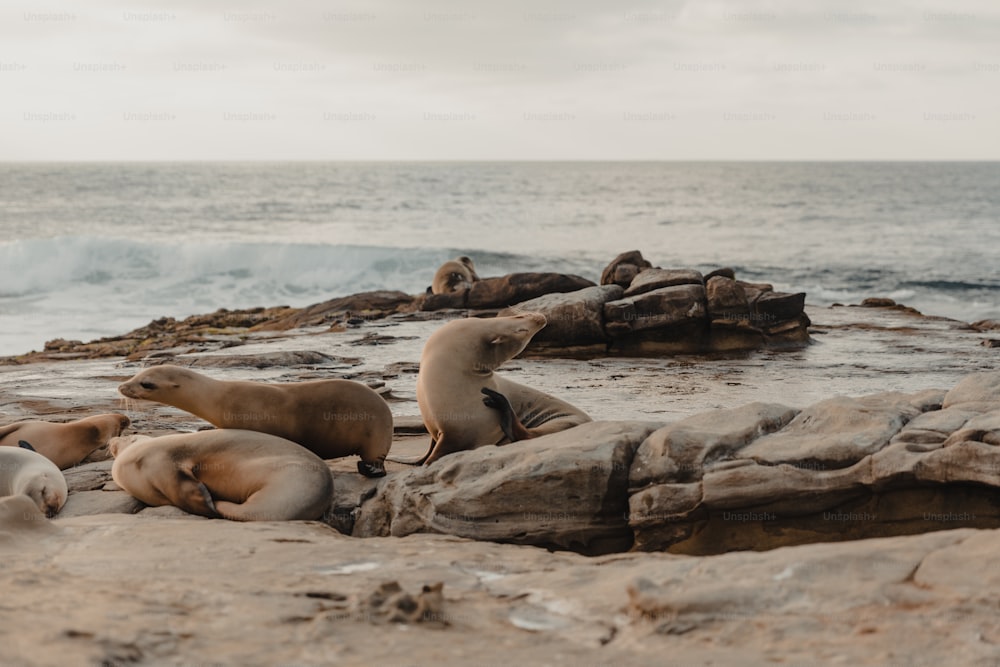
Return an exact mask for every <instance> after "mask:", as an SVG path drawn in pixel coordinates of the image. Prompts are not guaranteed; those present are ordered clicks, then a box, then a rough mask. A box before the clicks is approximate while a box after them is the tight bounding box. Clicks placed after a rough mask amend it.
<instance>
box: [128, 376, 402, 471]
mask: <svg viewBox="0 0 1000 667" xmlns="http://www.w3.org/2000/svg"><path fill="white" fill-rule="evenodd" d="M118 391H119V392H121V394H122V395H123V396H127V397H128V398H141V399H145V400H148V401H156V402H158V403H166V404H167V405H172V406H174V407H175V408H180V409H181V410H185V411H187V412H190V413H191V414H193V415H196V416H198V417H201V418H202V419H204V420H205V421H207V422H209V423H210V424H212V425H214V426H217V427H218V428H235V429H247V430H250V431H260V432H261V433H269V434H271V435H276V436H278V437H279V438H285V439H286V440H291V441H292V442H297V443H298V444H300V445H302V446H303V447H305V448H306V449H309V450H310V451H312V452H314V453H316V454H317V455H318V456H319V457H320V458H324V459H333V458H339V457H341V456H350V455H351V454H358V455H359V456H361V461H359V462H358V471H359V472H361V473H362V474H363V475H366V476H368V477H381V476H383V475H385V463H384V462H385V455H386V454H388V453H389V448H390V447H391V446H392V411H391V410H389V405H388V404H387V403H386V402H385V401H384V400H382V397H381V396H379V395H378V394H376V393H375V392H374V391H373V390H372V389H370V388H369V387H368V386H366V385H363V384H361V383H360V382H353V381H351V380H312V381H309V382H286V383H265V382H240V381H227V380H216V379H213V378H210V377H208V376H207V375H202V374H201V373H196V372H194V371H192V370H190V369H187V368H182V367H180V366H170V365H164V366H153V367H151V368H147V369H145V370H143V371H140V372H138V373H136V375H135V377H133V378H132V379H131V380H129V381H128V382H126V383H124V384H123V385H121V386H120V387H118Z"/></svg>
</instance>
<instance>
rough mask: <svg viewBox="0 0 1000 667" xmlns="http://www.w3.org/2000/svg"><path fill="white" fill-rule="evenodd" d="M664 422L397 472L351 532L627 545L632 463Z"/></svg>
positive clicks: (593, 426) (580, 546) (593, 549)
mask: <svg viewBox="0 0 1000 667" xmlns="http://www.w3.org/2000/svg"><path fill="white" fill-rule="evenodd" d="M657 426H658V425H657V424H650V423H646V422H590V423H587V424H582V425H580V426H577V427H574V428H572V429H569V430H566V431H562V432H560V433H554V434H551V435H547V436H543V437H540V438H536V439H533V440H529V441H522V442H517V443H513V444H510V445H506V446H503V447H481V448H479V449H475V450H471V451H465V452H458V453H455V454H450V455H448V456H446V457H443V458H442V459H441V460H439V461H436V462H434V463H433V464H431V465H429V466H424V467H419V468H415V469H413V470H408V471H405V472H402V473H395V474H391V475H390V476H388V477H386V478H384V479H383V480H381V481H380V482H379V484H378V486H377V488H376V492H375V494H374V496H373V497H371V498H369V499H367V500H365V501H364V503H363V504H362V505H361V508H360V511H359V515H358V518H357V521H356V522H355V524H354V531H353V533H352V534H353V535H354V536H355V537H371V536H385V535H395V536H403V535H409V534H411V533H421V532H432V533H447V534H450V535H458V536H461V537H470V538H473V539H479V540H494V541H499V542H514V543H518V544H533V545H538V546H546V547H551V548H557V549H570V550H573V551H578V552H581V553H587V554H597V553H609V552H614V551H622V550H627V549H628V548H629V547H630V546H631V544H632V532H631V530H630V529H629V528H628V525H627V523H626V521H625V510H626V507H627V503H628V494H627V487H628V475H629V467H630V464H631V461H632V455H633V452H634V451H635V449H636V447H638V446H639V443H641V442H642V441H643V440H644V439H645V438H646V436H647V435H649V433H651V432H652V431H653V430H654V429H655V428H656V427H657Z"/></svg>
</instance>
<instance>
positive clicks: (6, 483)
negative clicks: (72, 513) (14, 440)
mask: <svg viewBox="0 0 1000 667" xmlns="http://www.w3.org/2000/svg"><path fill="white" fill-rule="evenodd" d="M26 444H27V442H26ZM68 494H69V491H68V489H67V488H66V478H65V477H63V474H62V472H61V471H60V470H59V468H57V467H56V464H55V463H53V462H52V461H51V460H49V459H48V458H47V457H45V456H43V455H41V454H39V453H38V452H36V451H33V450H31V449H29V448H28V447H23V446H21V447H19V446H16V445H15V446H13V447H0V496H19V495H20V496H28V497H29V498H31V500H32V502H34V503H35V505H37V506H38V509H39V510H40V511H41V512H42V513H43V514H44V515H45V516H47V517H52V516H55V514H56V513H57V512H58V511H59V510H61V509H62V506H63V505H65V504H66V496H67V495H68Z"/></svg>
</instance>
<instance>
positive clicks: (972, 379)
mask: <svg viewBox="0 0 1000 667" xmlns="http://www.w3.org/2000/svg"><path fill="white" fill-rule="evenodd" d="M997 401H1000V371H987V372H985V373H973V374H972V375H968V376H966V377H965V378H963V379H962V381H961V382H959V383H958V384H957V385H955V387H954V388H953V389H952V390H951V391H949V392H948V393H947V394H945V397H944V403H943V404H942V407H944V408H951V407H955V406H959V407H961V408H963V409H972V410H977V411H982V410H980V408H983V407H984V406H985V407H987V408H988V407H989V406H990V405H992V404H994V403H996V402H997Z"/></svg>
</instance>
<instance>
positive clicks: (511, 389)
mask: <svg viewBox="0 0 1000 667" xmlns="http://www.w3.org/2000/svg"><path fill="white" fill-rule="evenodd" d="M544 326H545V317H544V316H543V315H541V314H539V313H521V314H518V315H513V316H510V317H495V318H492V319H479V318H468V319H464V320H455V321H453V322H449V323H448V324H445V325H444V326H442V327H441V328H440V329H438V330H437V331H435V332H434V333H433V334H431V336H430V338H428V339H427V343H426V344H425V345H424V350H423V353H422V354H421V357H420V372H419V374H418V375H417V403H418V404H419V406H420V414H421V416H422V417H423V420H424V425H425V426H426V427H427V432H428V433H430V435H431V447H430V449H429V450H428V452H427V454H426V455H424V456H423V457H422V458H419V459H411V460H403V459H391V460H394V461H397V462H400V463H410V464H420V463H432V462H434V461H436V460H437V459H439V458H441V457H442V456H445V455H446V454H451V453H453V452H459V451H463V450H467V449H475V448H477V447H483V446H486V445H503V444H507V443H510V442H516V441H518V440H525V439H528V438H535V437H538V436H540V435H545V434H547V433H555V432H557V431H563V430H565V429H568V428H571V427H573V426H577V425H579V424H583V423H585V422H589V421H591V419H590V417H589V416H587V414H586V413H584V412H583V411H582V410H579V409H578V408H576V407H574V406H572V405H570V404H569V403H567V402H566V401H562V400H560V399H558V398H555V397H553V396H550V395H548V394H546V393H544V392H541V391H538V390H536V389H532V388H531V387H526V386H524V385H522V384H518V383H517V382H513V381H512V380H508V379H506V378H503V377H500V376H498V375H496V374H494V372H493V371H494V370H496V369H497V368H498V367H499V366H500V365H502V364H503V363H504V362H506V361H508V360H510V359H512V358H514V357H515V356H517V355H518V354H519V353H520V352H521V351H522V350H523V349H524V347H525V346H526V345H527V344H528V341H530V340H531V337H532V336H533V335H535V333H537V332H538V331H539V330H540V329H541V328H542V327H544Z"/></svg>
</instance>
